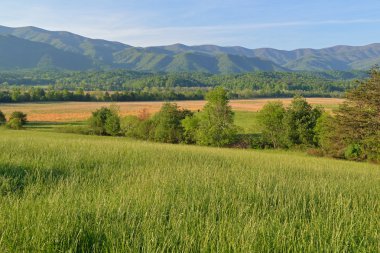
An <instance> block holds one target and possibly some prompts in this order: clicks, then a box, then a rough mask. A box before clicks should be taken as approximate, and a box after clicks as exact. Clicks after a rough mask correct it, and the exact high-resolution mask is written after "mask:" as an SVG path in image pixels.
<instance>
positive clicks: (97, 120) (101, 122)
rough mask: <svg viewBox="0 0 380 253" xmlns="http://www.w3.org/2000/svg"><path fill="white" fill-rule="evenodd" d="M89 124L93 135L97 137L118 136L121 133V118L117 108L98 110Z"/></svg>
mask: <svg viewBox="0 0 380 253" xmlns="http://www.w3.org/2000/svg"><path fill="white" fill-rule="evenodd" d="M88 122H89V125H90V128H91V130H92V131H93V133H94V134H97V135H112V136H116V135H118V134H119V132H120V118H119V115H118V112H117V108H116V107H115V106H111V108H106V107H102V108H100V109H99V110H96V111H95V112H93V113H92V117H91V118H90V119H89V121H88Z"/></svg>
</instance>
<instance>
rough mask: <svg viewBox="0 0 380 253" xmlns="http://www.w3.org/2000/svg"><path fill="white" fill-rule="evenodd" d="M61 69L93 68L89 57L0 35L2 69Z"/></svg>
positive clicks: (0, 67)
mask: <svg viewBox="0 0 380 253" xmlns="http://www.w3.org/2000/svg"><path fill="white" fill-rule="evenodd" d="M26 68H41V69H46V68H61V69H68V70H86V69H91V68H93V65H92V62H91V60H89V59H88V58H87V57H85V56H83V55H80V54H75V53H71V52H65V51H62V50H58V49H56V48H54V47H52V46H49V45H46V44H44V43H38V42H32V41H28V40H24V39H20V38H16V37H13V36H1V35H0V69H26Z"/></svg>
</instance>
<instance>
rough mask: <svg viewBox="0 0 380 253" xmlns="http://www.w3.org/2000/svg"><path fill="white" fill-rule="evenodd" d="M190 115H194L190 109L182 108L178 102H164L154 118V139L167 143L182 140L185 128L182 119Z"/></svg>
mask: <svg viewBox="0 0 380 253" xmlns="http://www.w3.org/2000/svg"><path fill="white" fill-rule="evenodd" d="M189 115H192V113H191V112H190V111H189V110H182V109H180V108H179V107H178V106H177V104H171V103H164V104H163V105H162V107H161V109H160V111H159V112H158V113H157V114H155V115H154V116H153V118H152V123H153V125H154V133H153V140H155V141H158V142H166V143H179V142H182V140H183V133H184V129H183V127H182V125H181V121H182V120H183V119H184V118H185V117H186V116H189Z"/></svg>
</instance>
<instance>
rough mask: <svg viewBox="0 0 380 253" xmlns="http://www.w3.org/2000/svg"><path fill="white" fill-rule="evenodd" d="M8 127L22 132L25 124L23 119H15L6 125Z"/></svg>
mask: <svg viewBox="0 0 380 253" xmlns="http://www.w3.org/2000/svg"><path fill="white" fill-rule="evenodd" d="M6 127H7V128H10V129H14V130H20V129H22V128H23V123H22V121H21V119H18V118H14V119H10V120H9V121H8V123H7V124H6Z"/></svg>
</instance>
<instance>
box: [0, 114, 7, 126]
mask: <svg viewBox="0 0 380 253" xmlns="http://www.w3.org/2000/svg"><path fill="white" fill-rule="evenodd" d="M6 122H7V119H6V118H5V115H4V113H3V112H2V111H0V125H3V124H5V123H6Z"/></svg>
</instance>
